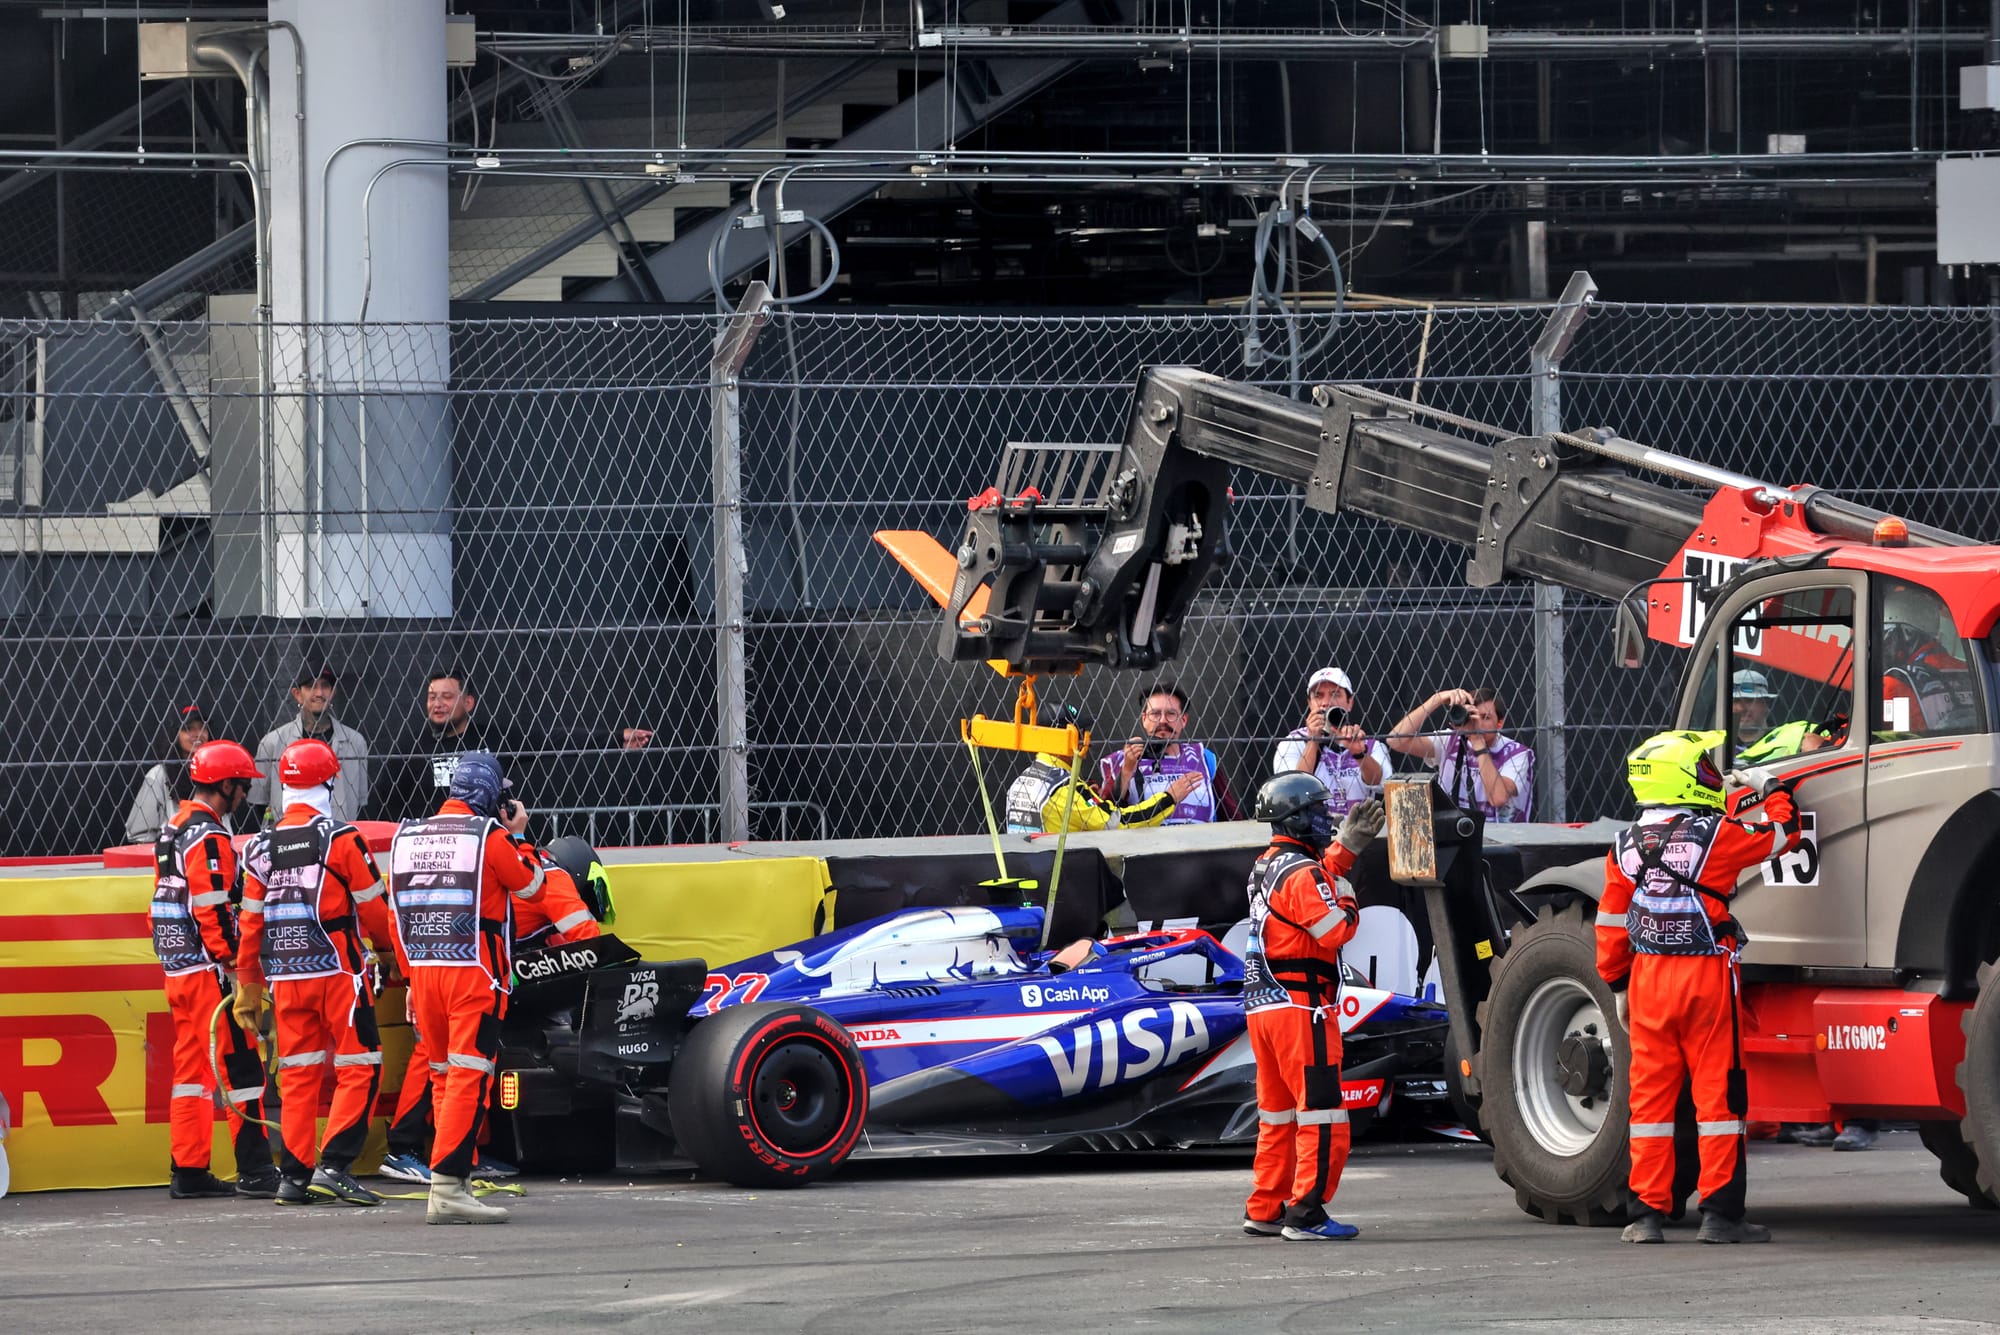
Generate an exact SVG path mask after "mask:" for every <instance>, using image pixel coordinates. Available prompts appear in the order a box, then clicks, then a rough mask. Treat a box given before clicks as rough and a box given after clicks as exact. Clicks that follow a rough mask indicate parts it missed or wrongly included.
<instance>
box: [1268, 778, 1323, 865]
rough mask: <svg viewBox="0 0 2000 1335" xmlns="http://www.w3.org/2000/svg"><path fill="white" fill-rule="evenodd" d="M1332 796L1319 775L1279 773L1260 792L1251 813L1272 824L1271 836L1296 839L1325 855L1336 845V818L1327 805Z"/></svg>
mask: <svg viewBox="0 0 2000 1335" xmlns="http://www.w3.org/2000/svg"><path fill="white" fill-rule="evenodd" d="M1331 796H1332V794H1331V793H1330V792H1328V791H1327V786H1326V784H1325V783H1323V782H1321V780H1320V777H1319V776H1318V775H1317V774H1301V773H1298V772H1297V771H1294V772H1292V773H1289V774H1280V775H1278V776H1277V777H1276V778H1273V779H1267V780H1266V781H1265V783H1264V786H1263V787H1262V788H1259V789H1258V790H1257V807H1256V810H1255V811H1254V812H1253V813H1252V814H1253V816H1254V817H1255V819H1257V820H1267V821H1269V822H1271V833H1272V834H1276V835H1284V836H1285V837H1287V838H1291V839H1297V840H1299V841H1301V842H1302V843H1307V844H1310V845H1312V847H1313V848H1314V849H1315V850H1316V851H1318V852H1322V853H1323V852H1325V851H1326V847H1327V845H1328V844H1331V843H1332V842H1333V816H1332V814H1331V813H1330V812H1329V811H1328V810H1327V806H1326V803H1327V799H1328V798H1329V797H1331Z"/></svg>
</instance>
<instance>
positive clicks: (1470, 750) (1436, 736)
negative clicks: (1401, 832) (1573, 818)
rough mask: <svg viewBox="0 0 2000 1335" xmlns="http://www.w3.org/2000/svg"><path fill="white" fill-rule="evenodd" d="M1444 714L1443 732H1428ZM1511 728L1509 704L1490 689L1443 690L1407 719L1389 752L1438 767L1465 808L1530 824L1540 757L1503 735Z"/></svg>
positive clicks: (1440, 780)
mask: <svg viewBox="0 0 2000 1335" xmlns="http://www.w3.org/2000/svg"><path fill="white" fill-rule="evenodd" d="M1439 710H1443V711H1444V731H1442V732H1425V731H1424V730H1423V728H1424V725H1425V724H1426V723H1427V722H1429V721H1430V718H1431V715H1433V714H1435V713H1437V712H1438V711H1439ZM1506 726H1507V705H1506V702H1505V701H1503V700H1502V699H1501V698H1500V693H1499V692H1498V691H1496V690H1494V689H1493V688H1492V687H1491V686H1482V687H1480V688H1479V689H1478V690H1476V691H1468V690H1463V689H1459V690H1449V691H1439V692H1438V693H1437V694H1435V695H1433V696H1431V698H1430V699H1428V700H1426V701H1424V702H1423V703H1422V704H1420V705H1418V706H1417V707H1416V708H1415V709H1412V710H1411V711H1410V712H1409V713H1407V714H1405V715H1404V716H1403V719H1402V721H1401V722H1400V723H1398V724H1397V725H1396V726H1395V729H1394V730H1393V731H1391V732H1390V734H1389V736H1388V738H1387V740H1388V743H1389V749H1390V750H1392V751H1400V752H1402V753H1403V754H1404V755H1406V756H1414V757H1416V758H1417V759H1418V760H1421V761H1423V762H1424V763H1425V764H1426V765H1433V766H1435V767H1436V768H1437V779H1438V784H1439V785H1440V786H1441V787H1442V788H1443V789H1444V790H1445V792H1447V793H1449V794H1451V799H1452V800H1453V801H1454V802H1456V803H1458V804H1459V805H1460V806H1461V807H1465V808H1468V809H1470V808H1473V807H1477V808H1478V809H1479V810H1480V811H1481V812H1482V813H1484V815H1485V817H1486V819H1487V820H1489V821H1525V820H1529V819H1531V818H1532V813H1533V811H1534V808H1535V752H1534V749H1533V748H1531V747H1530V746H1529V745H1528V744H1527V743H1526V742H1521V741H1516V740H1515V739H1514V738H1512V737H1507V736H1504V735H1502V733H1501V731H1500V730H1501V729H1502V728H1504V727H1506Z"/></svg>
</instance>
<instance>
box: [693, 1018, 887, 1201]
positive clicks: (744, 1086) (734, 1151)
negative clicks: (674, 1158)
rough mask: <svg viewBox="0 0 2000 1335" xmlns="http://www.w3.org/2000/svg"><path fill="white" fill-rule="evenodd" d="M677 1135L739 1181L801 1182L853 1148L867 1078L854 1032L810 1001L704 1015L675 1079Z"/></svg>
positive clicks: (697, 1157) (713, 1171) (707, 1165)
mask: <svg viewBox="0 0 2000 1335" xmlns="http://www.w3.org/2000/svg"><path fill="white" fill-rule="evenodd" d="M667 1113H668V1115H669V1117H670V1118H671V1119H672V1121H673V1128H674V1140H675V1141H676V1142H677V1143H678V1144H679V1146H680V1148H681V1150H682V1152H684V1153H685V1154H686V1155H687V1156H688V1157H689V1158H691V1159H693V1160H694V1161H695V1163H696V1164H698V1165H700V1167H701V1169H702V1171H703V1172H704V1173H707V1174H710V1175H711V1176H714V1177H719V1178H722V1179H724V1180H725V1181H728V1182H733V1183H735V1184H736V1185H737V1186H740V1187H797V1186H803V1185H805V1184H806V1183H808V1182H811V1181H814V1180H816V1179H818V1178H822V1177H825V1176H826V1175H827V1174H828V1173H830V1172H832V1171H833V1170H834V1169H835V1168H838V1167H839V1166H840V1164H841V1163H842V1161H844V1160H845V1159H846V1158H847V1156H848V1155H849V1154H851V1153H853V1151H854V1145H855V1142H856V1141H858V1140H859V1139H860V1137H861V1127H862V1123H864V1122H865V1121H867V1119H868V1080H867V1076H866V1075H865V1073H864V1072H863V1070H862V1067H861V1051H860V1049H859V1048H857V1047H856V1046H855V1044H854V1039H853V1037H852V1036H851V1035H850V1034H849V1033H848V1032H847V1030H846V1029H844V1028H842V1027H841V1026H840V1024H839V1023H838V1022H837V1021H835V1020H834V1019H833V1018H832V1017H830V1016H828V1015H826V1014H824V1013H822V1012H820V1011H817V1010H814V1009H813V1008H812V1007H810V1006H797V1005H786V1004H763V1005H752V1006H730V1007H727V1008H725V1009H723V1010H721V1011H719V1012H717V1013H716V1014H714V1015H711V1016H709V1017H707V1018H706V1019H703V1020H701V1021H699V1022H697V1023H696V1024H695V1026H694V1027H693V1028H692V1029H691V1030H689V1032H688V1036H687V1040H686V1042H684V1043H683V1044H682V1045H681V1050H680V1054H679V1056H678V1057H676V1058H675V1060H674V1070H673V1078H672V1081H671V1083H670V1084H669V1085H668V1089H667Z"/></svg>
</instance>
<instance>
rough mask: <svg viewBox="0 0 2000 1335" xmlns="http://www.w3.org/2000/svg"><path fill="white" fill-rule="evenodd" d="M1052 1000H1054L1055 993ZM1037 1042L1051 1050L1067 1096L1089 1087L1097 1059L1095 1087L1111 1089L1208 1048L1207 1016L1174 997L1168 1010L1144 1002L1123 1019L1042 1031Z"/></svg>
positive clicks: (1048, 1051) (1057, 1079)
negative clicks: (1122, 1081) (1060, 1030)
mask: <svg viewBox="0 0 2000 1335" xmlns="http://www.w3.org/2000/svg"><path fill="white" fill-rule="evenodd" d="M1050 999H1051V1000H1054V999H1055V998H1054V996H1053V994H1050ZM1121 1035H1122V1037H1121ZM1035 1044H1036V1046H1038V1047H1039V1048H1041V1050H1042V1051H1043V1052H1046V1053H1047V1054H1048V1055H1049V1064H1050V1065H1051V1066H1053V1067H1054V1068H1055V1073H1056V1084H1057V1085H1058V1086H1060V1087H1061V1089H1062V1094H1063V1097H1064V1098H1066V1099H1068V1098H1074V1097H1076V1096H1077V1095H1078V1094H1081V1093H1082V1092H1083V1091H1084V1090H1085V1089H1086V1088H1087V1087H1088V1086H1089V1084H1090V1074H1091V1069H1092V1064H1093V1062H1094V1063H1095V1066H1096V1070H1097V1087H1098V1088H1099V1089H1109V1088H1110V1087H1111V1086H1113V1085H1115V1084H1117V1083H1118V1082H1119V1081H1120V1080H1137V1079H1138V1078H1139V1077H1141V1076H1144V1075H1150V1074H1151V1073H1152V1072H1154V1071H1157V1070H1160V1069H1161V1068H1163V1067H1167V1066H1172V1065H1173V1064H1174V1063H1175V1062H1177V1061H1179V1060H1180V1059H1181V1058H1183V1057H1186V1056H1189V1055H1191V1054H1194V1053H1201V1052H1207V1051H1208V1044H1209V1038H1208V1021H1207V1020H1206V1019H1204V1018H1202V1013H1201V1010H1200V1008H1199V1007H1197V1006H1196V1005H1195V1004H1194V1003H1193V1002H1191V1001H1173V1002H1169V1003H1167V1008H1166V1010H1165V1012H1162V1011H1161V1010H1160V1008H1159V1007H1157V1006H1141V1007H1140V1008H1139V1009H1137V1010H1132V1011H1127V1012H1126V1013H1125V1015H1124V1017H1123V1018H1122V1019H1107V1020H1095V1021H1092V1022H1091V1023H1089V1024H1083V1025H1078V1026H1077V1027H1076V1028H1074V1029H1071V1030H1069V1031H1068V1032H1066V1033H1058V1034H1044V1035H1041V1036H1040V1037H1038V1038H1036V1039H1035Z"/></svg>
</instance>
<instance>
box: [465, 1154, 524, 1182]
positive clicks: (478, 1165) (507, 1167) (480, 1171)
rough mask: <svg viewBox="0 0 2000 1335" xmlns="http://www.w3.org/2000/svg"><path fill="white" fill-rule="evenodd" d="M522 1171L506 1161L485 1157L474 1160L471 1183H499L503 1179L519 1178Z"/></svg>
mask: <svg viewBox="0 0 2000 1335" xmlns="http://www.w3.org/2000/svg"><path fill="white" fill-rule="evenodd" d="M520 1175H521V1170H520V1169H518V1168H516V1167H514V1165H513V1164H510V1163H508V1162H507V1161H505V1160H504V1159H488V1158H486V1157H485V1156H484V1155H481V1156H480V1157H479V1158H477V1159H475V1160H473V1162H472V1177H471V1179H470V1180H471V1181H474V1182H479V1181H485V1182H497V1181H499V1180H500V1179H501V1178H503V1177H519V1176H520Z"/></svg>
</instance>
